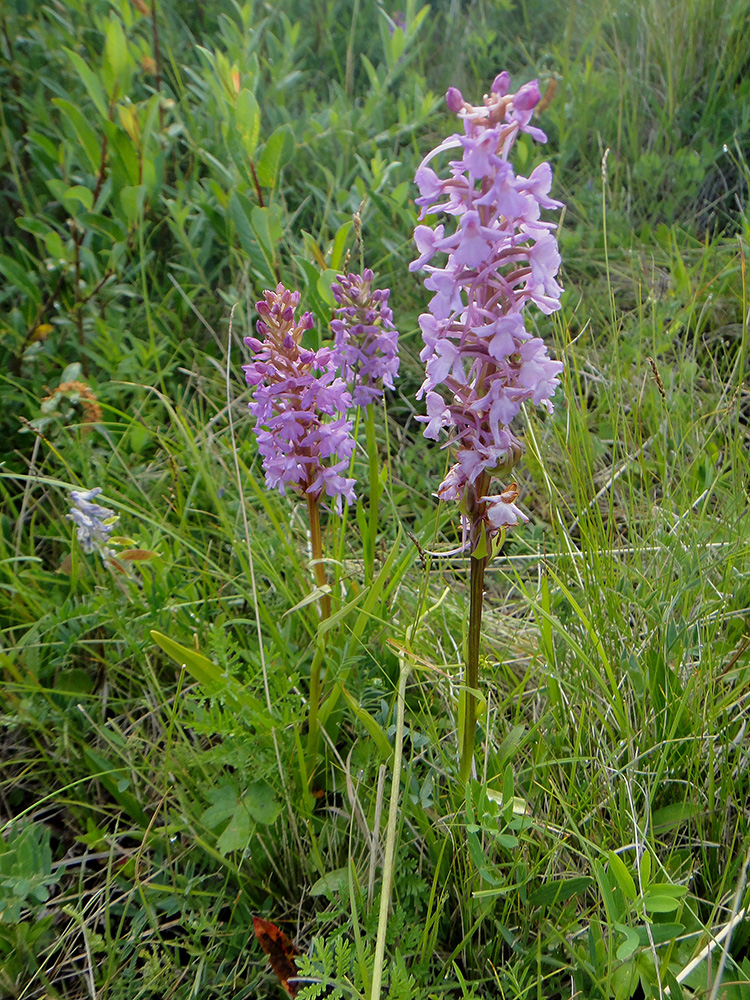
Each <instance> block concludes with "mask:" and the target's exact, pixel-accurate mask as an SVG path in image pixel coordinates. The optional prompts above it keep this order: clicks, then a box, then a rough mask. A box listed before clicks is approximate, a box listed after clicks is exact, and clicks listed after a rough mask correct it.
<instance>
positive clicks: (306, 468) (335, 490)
mask: <svg viewBox="0 0 750 1000" xmlns="http://www.w3.org/2000/svg"><path fill="white" fill-rule="evenodd" d="M299 300H300V294H299V292H290V291H289V290H288V289H286V288H284V286H283V285H282V284H279V285H277V287H276V289H275V291H265V292H264V293H263V299H262V300H261V301H260V302H258V304H257V310H258V316H259V317H260V318H259V319H258V322H257V332H258V336H257V337H246V338H245V343H246V344H247V346H248V347H249V348H250V350H251V351H252V352H253V360H252V362H251V363H250V364H248V365H243V366H242V367H243V370H244V372H245V379H246V381H247V383H248V384H249V385H251V386H254V389H255V391H254V393H253V399H252V401H251V402H250V404H249V405H250V412H251V413H252V414H253V416H254V417H255V421H256V423H255V428H254V430H255V434H256V437H257V439H258V450H259V452H260V454H261V456H262V458H263V469H264V472H265V476H266V485H267V486H268V487H269V488H272V489H278V490H279V491H280V492H281V493H282V494H286V490H287V488H288V487H291V488H292V489H294V490H297V491H298V492H299V493H301V494H303V495H305V496H306V497H307V498H308V499H311V500H315V501H317V500H318V499H319V498H320V497H321V496H322V495H323V493H325V494H326V495H327V496H328V497H330V498H331V499H333V500H334V502H335V506H336V509H337V510H340V509H341V505H342V499H343V500H346V502H347V503H352V502H353V501H354V499H355V496H354V480H353V479H350V478H348V477H347V476H346V475H345V473H346V471H347V469H348V465H349V459H350V458H351V456H352V453H353V451H354V440H353V438H352V436H351V430H352V425H351V422H350V421H349V420H347V419H346V417H345V416H344V414H345V412H346V410H347V408H348V407H349V406H351V401H352V400H351V393H350V392H349V390H348V389H347V387H346V383H345V382H344V380H343V379H342V378H339V377H337V376H336V364H335V362H334V360H333V358H332V354H331V350H330V349H329V348H321V349H320V350H318V351H312V350H308V349H307V348H305V347H303V346H302V337H303V335H304V334H305V332H306V331H307V330H310V329H311V328H312V325H313V319H312V314H311V313H309V312H307V313H304V314H303V315H302V317H301V318H300V319H299V320H296V319H295V311H296V308H297V306H298V305H299Z"/></svg>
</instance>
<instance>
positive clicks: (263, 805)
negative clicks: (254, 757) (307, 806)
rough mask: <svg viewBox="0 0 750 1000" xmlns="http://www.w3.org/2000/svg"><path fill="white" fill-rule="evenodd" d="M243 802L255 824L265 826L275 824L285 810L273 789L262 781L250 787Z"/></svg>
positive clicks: (255, 782)
mask: <svg viewBox="0 0 750 1000" xmlns="http://www.w3.org/2000/svg"><path fill="white" fill-rule="evenodd" d="M242 800H243V802H244V803H245V805H246V806H247V810H248V812H249V813H250V815H251V816H252V818H253V819H254V820H255V822H256V823H260V824H262V825H263V826H270V825H271V823H275V822H276V819H277V818H278V816H279V813H280V812H281V810H282V808H283V807H282V805H281V803H280V802H279V800H278V799H277V798H276V792H275V791H274V789H273V787H272V786H271V785H269V784H268V782H267V781H263V780H262V779H260V780H258V781H254V782H253V783H252V784H251V785H248V787H247V790H246V791H245V794H244V795H243V796H242Z"/></svg>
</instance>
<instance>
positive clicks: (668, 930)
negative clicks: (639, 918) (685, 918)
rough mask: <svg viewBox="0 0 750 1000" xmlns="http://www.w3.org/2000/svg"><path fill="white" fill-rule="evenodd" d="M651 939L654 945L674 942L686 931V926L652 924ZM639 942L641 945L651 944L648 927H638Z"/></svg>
mask: <svg viewBox="0 0 750 1000" xmlns="http://www.w3.org/2000/svg"><path fill="white" fill-rule="evenodd" d="M650 927H651V937H652V939H653V942H654V944H663V943H664V942H665V941H674V939H675V938H678V937H679V936H680V934H682V932H683V931H684V930H685V926H684V924H651V925H650ZM637 930H638V941H639V943H640V944H641V945H643V946H645V945H647V944H649V943H650V942H649V939H648V927H638V928H637Z"/></svg>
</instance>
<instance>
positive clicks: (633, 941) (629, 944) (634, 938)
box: [615, 924, 641, 962]
mask: <svg viewBox="0 0 750 1000" xmlns="http://www.w3.org/2000/svg"><path fill="white" fill-rule="evenodd" d="M615 927H616V928H617V930H618V931H620V933H621V934H624V935H625V940H624V941H623V943H622V944H621V945H620V947H619V948H618V949H617V957H618V959H619V960H620V961H621V962H624V961H625V959H626V958H630V956H631V955H632V954H633V952H634V951H636V949H637V948H638V947H639V946H640V943H641V942H640V938H639V937H638V931H637V930H635V929H634V928H633V927H626V926H625V925H624V924H615Z"/></svg>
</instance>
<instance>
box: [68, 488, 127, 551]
mask: <svg viewBox="0 0 750 1000" xmlns="http://www.w3.org/2000/svg"><path fill="white" fill-rule="evenodd" d="M101 491H102V490H101V487H100V486H96V487H94V489H93V490H85V491H84V490H71V491H70V498H71V500H72V501H73V506H72V507H71V508H70V513H69V514H66V517H67V518H69V520H71V521H72V522H73V523H74V524H75V526H76V528H77V534H78V542H79V544H80V546H81V548H82V549H83V551H84V552H86V553H90V552H98V553H99V555H100V556H101V557H102V559H103V560H104V561H105V562H107V561H108V560H109V559H110V558H111V556H112V555H113V554H114V550H113V549H110V548H108V546H107V542H108V541H109V536H110V535H111V534H112V529H113V528H114V526H115V522H116V521H117V520H118V518H119V514H115V512H114V511H113V510H110V509H109V507H102V505H101V504H98V503H93V502H92V501H93V499H94V497H97V496H99V494H100V493H101Z"/></svg>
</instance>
